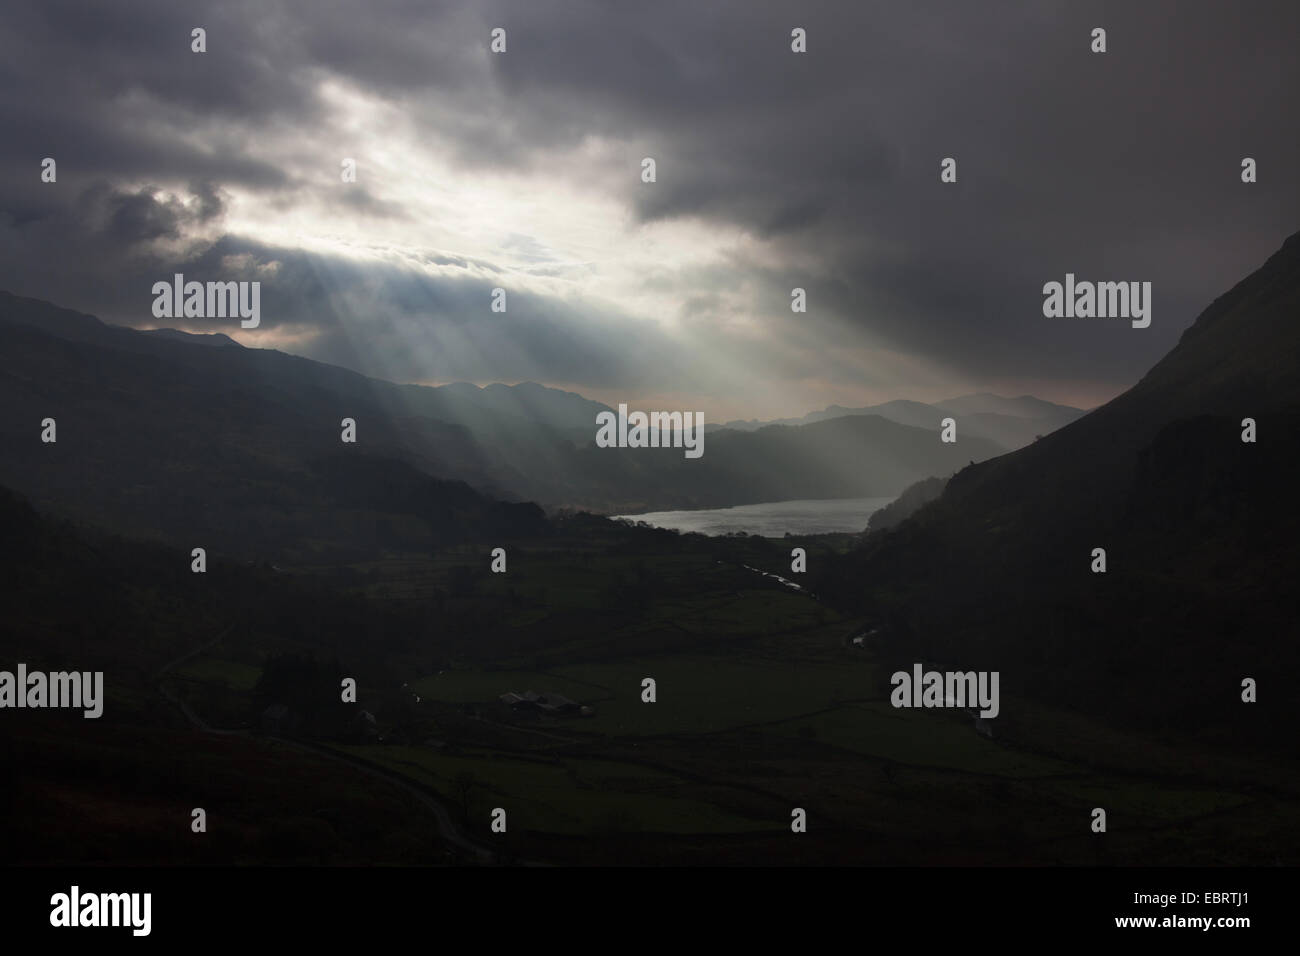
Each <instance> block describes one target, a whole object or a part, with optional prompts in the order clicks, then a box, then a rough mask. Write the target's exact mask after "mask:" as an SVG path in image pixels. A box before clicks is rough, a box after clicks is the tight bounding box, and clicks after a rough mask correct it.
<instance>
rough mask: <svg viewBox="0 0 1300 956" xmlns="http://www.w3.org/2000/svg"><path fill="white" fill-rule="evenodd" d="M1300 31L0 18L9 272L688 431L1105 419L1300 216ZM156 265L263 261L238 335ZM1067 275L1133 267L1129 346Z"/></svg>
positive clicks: (1245, 26)
mask: <svg viewBox="0 0 1300 956" xmlns="http://www.w3.org/2000/svg"><path fill="white" fill-rule="evenodd" d="M1098 26H1100V27H1104V28H1105V29H1106V30H1107V45H1108V52H1106V53H1105V54H1100V55H1099V54H1094V53H1092V52H1091V51H1090V43H1091V38H1090V32H1091V30H1092V29H1093V28H1094V27H1098ZM194 27H203V28H204V29H205V30H206V32H207V52H206V53H202V54H199V53H194V52H192V51H191V30H192V29H193V28H194ZM494 27H501V28H504V29H505V30H506V52H505V53H504V54H493V53H491V52H490V51H489V43H490V33H491V31H492V29H493V28H494ZM795 27H802V28H804V29H805V30H806V31H807V47H808V52H807V53H806V54H796V53H793V52H792V51H791V49H790V33H791V30H792V29H793V28H795ZM1298 36H1300V4H1295V3H1293V2H1290V0H1279V2H1276V3H1272V2H1263V0H1253V2H1250V3H1245V4H1239V5H1229V4H1227V3H1213V4H1211V3H1200V2H1188V0H1178V2H1177V3H1173V2H1147V3H1141V4H1132V3H1116V4H1098V3H1074V2H1070V3H1063V2H1050V0H1028V2H1024V3H1012V2H989V3H971V2H951V3H939V2H923V0H919V2H910V0H909V2H903V0H888V2H877V3H868V2H838V3H830V4H820V3H815V2H807V0H800V2H789V3H766V2H755V0H746V2H734V3H726V2H712V0H711V2H707V3H706V2H700V0H686V2H680V3H678V2H670V0H655V2H653V3H633V2H631V0H628V2H613V0H611V2H606V3H584V2H579V0H565V2H559V0H556V2H551V0H519V2H511V3H496V2H461V3H438V2H434V0H403V2H385V0H374V2H368V3H365V4H362V3H338V2H330V0H303V2H287V0H248V2H240V0H233V2H232V0H223V2H220V3H178V2H175V0H156V2H133V0H118V2H114V3H100V4H86V3H84V2H64V0H31V2H28V0H17V2H12V0H11V2H9V3H6V4H5V7H4V11H3V12H2V13H0V111H2V113H3V120H4V132H5V135H4V136H3V137H0V288H4V289H7V290H9V291H12V292H15V293H18V294H21V295H29V296H36V297H39V298H45V299H50V300H52V301H55V302H57V303H59V304H62V305H67V306H70V307H74V308H78V309H81V310H83V311H88V312H93V313H95V314H97V315H99V316H101V317H103V318H105V319H106V320H109V321H114V322H120V323H125V324H131V325H135V326H139V327H151V326H156V325H158V324H166V325H171V326H174V327H182V328H190V329H192V330H196V331H221V332H226V333H228V334H230V335H231V336H232V337H234V338H236V339H238V340H239V341H241V342H242V343H244V344H246V345H253V346H260V347H274V348H280V349H284V350H287V351H292V352H295V353H298V354H302V355H306V356H309V357H311V358H316V359H320V360H323V361H328V362H332V363H336V364H341V365H346V366H349V367H352V368H356V369H358V370H360V371H363V372H366V373H368V374H372V375H376V376H380V377H383V378H388V379H393V380H396V381H403V382H425V383H430V384H440V383H444V382H450V381H473V382H477V383H480V384H485V383H488V382H493V381H504V382H511V383H513V382H519V381H526V380H533V381H539V382H543V383H545V384H549V385H555V386H559V387H563V388H568V389H571V390H574V391H579V392H582V393H583V394H585V395H588V396H591V397H594V398H599V399H602V400H604V401H607V402H610V403H617V402H619V401H628V402H630V403H633V404H634V406H635V405H639V406H640V407H655V408H683V409H692V410H703V411H704V412H705V413H706V416H707V417H708V419H709V420H721V419H726V418H733V417H744V418H750V417H760V418H767V417H775V416H784V415H801V414H803V413H804V412H806V411H809V410H811V409H814V408H820V407H823V406H825V405H827V404H830V403H832V402H838V403H840V404H850V405H853V404H864V403H868V402H874V401H882V400H887V399H891V398H912V399H917V400H922V401H931V400H937V399H942V398H945V397H951V396H953V395H957V394H962V393H965V392H970V391H982V390H990V391H996V392H1000V393H1003V394H1015V395H1018V394H1023V393H1032V394H1036V395H1039V396H1041V397H1045V398H1049V399H1055V400H1059V401H1065V402H1070V403H1074V404H1079V405H1083V406H1091V405H1094V404H1098V403H1100V402H1103V401H1105V400H1107V399H1109V398H1110V397H1112V396H1113V395H1115V394H1116V393H1118V392H1119V391H1121V390H1123V389H1124V388H1126V387H1128V386H1129V385H1131V384H1132V383H1133V382H1135V381H1136V380H1137V379H1138V378H1140V377H1141V375H1142V374H1143V372H1145V371H1146V369H1147V368H1149V367H1150V366H1151V365H1152V364H1153V363H1154V362H1155V361H1156V360H1158V359H1159V358H1160V357H1161V356H1162V355H1163V354H1164V353H1165V352H1167V351H1168V350H1169V349H1170V348H1172V347H1173V345H1174V344H1175V343H1176V342H1177V340H1178V336H1179V335H1180V334H1181V332H1182V331H1183V330H1184V329H1185V328H1186V327H1187V326H1188V325H1189V324H1190V322H1191V321H1192V320H1193V319H1194V318H1195V316H1196V314H1197V313H1199V311H1200V310H1201V309H1202V308H1204V307H1205V306H1206V305H1208V304H1209V302H1210V301H1211V300H1212V299H1213V298H1214V297H1215V296H1217V295H1218V294H1220V293H1222V292H1224V291H1226V290H1227V289H1228V288H1229V287H1230V286H1231V285H1232V284H1233V283H1235V282H1236V281H1237V280H1239V279H1240V278H1242V277H1244V276H1245V275H1246V274H1247V273H1248V272H1250V271H1251V270H1253V269H1254V268H1256V267H1257V266H1258V265H1259V264H1261V263H1262V262H1263V260H1264V259H1265V258H1267V256H1268V255H1269V254H1270V253H1272V252H1273V251H1274V250H1275V249H1276V248H1277V247H1278V246H1279V245H1280V244H1281V242H1282V241H1283V239H1284V238H1285V237H1286V236H1288V235H1290V234H1291V233H1292V232H1295V231H1296V230H1297V229H1300V189H1298V187H1297V181H1296V172H1297V170H1300V133H1298V130H1300V124H1297V122H1296V116H1297V115H1298V113H1300V110H1297V105H1298V104H1297V95H1296V91H1297V90H1298V89H1300V76H1298V75H1297V74H1300V58H1297V57H1296V55H1295V48H1296V38H1297V37H1298ZM1246 156H1250V157H1253V158H1255V159H1256V160H1257V162H1258V170H1259V173H1258V175H1259V182H1258V183H1255V184H1253V185H1245V184H1243V183H1242V182H1241V179H1240V164H1241V160H1242V158H1243V157H1246ZM45 157H53V158H54V159H55V160H56V161H57V173H58V178H57V182H55V183H42V182H41V179H40V171H41V161H42V159H43V158H45ZM644 157H653V158H654V159H655V161H656V164H657V182H655V183H653V184H647V183H643V182H642V181H641V161H642V159H643V158H644ZM944 157H953V158H955V159H956V160H957V176H958V181H957V182H956V183H955V184H944V183H941V182H940V176H939V172H940V161H941V160H942V159H943V158H944ZM344 158H353V159H355V160H356V163H357V182H355V183H344V182H342V177H341V176H340V164H341V162H342V160H343V159H344ZM176 272H181V273H184V275H185V276H186V278H187V279H197V280H199V281H205V280H213V279H221V280H230V279H236V280H259V281H261V282H262V322H261V326H260V328H258V329H256V330H241V329H240V328H239V326H238V322H237V321H235V320H230V319H208V320H190V321H189V322H188V323H187V322H186V321H185V320H174V321H168V322H165V323H159V322H158V321H157V320H155V319H154V318H153V317H152V314H151V311H150V309H151V305H152V301H153V296H152V293H151V287H152V285H153V283H154V282H156V281H159V280H164V279H169V278H170V277H171V276H172V275H173V274H174V273H176ZM1067 272H1073V273H1075V274H1076V275H1077V276H1078V277H1079V278H1080V279H1093V280H1130V281H1132V280H1136V281H1150V282H1152V284H1153V312H1152V316H1153V319H1152V323H1151V326H1150V328H1147V329H1141V330H1140V329H1133V328H1131V327H1130V325H1129V323H1128V322H1126V321H1123V320H1102V319H1091V320H1089V319H1048V318H1045V317H1044V316H1043V314H1042V301H1043V296H1042V286H1043V283H1045V282H1047V281H1051V280H1054V279H1055V280H1061V279H1063V278H1064V276H1065V273H1067ZM494 287H501V288H504V289H505V290H506V292H507V296H508V299H507V301H508V311H507V312H506V313H505V314H501V313H493V312H492V311H490V302H491V290H492V289H493V288H494ZM794 287H802V288H804V289H806V290H807V299H808V311H807V313H806V314H795V313H792V312H791V309H790V290H791V289H792V288H794Z"/></svg>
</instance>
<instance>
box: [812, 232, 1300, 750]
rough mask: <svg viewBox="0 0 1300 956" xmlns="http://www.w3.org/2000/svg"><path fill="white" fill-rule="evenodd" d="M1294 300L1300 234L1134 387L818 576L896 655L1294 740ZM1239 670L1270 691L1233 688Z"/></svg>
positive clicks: (951, 487)
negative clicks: (1247, 425) (1249, 696)
mask: <svg viewBox="0 0 1300 956" xmlns="http://www.w3.org/2000/svg"><path fill="white" fill-rule="evenodd" d="M1298 314H1300V234H1297V235H1295V236H1292V237H1291V238H1289V239H1288V240H1287V241H1286V243H1285V244H1284V245H1283V246H1282V248H1281V249H1280V250H1279V251H1278V252H1277V253H1276V254H1274V255H1273V256H1272V257H1271V258H1270V259H1269V260H1268V261H1267V262H1266V263H1265V264H1264V265H1263V266H1262V267H1261V268H1260V269H1259V270H1258V271H1257V272H1255V273H1253V274H1252V275H1250V276H1249V277H1247V278H1246V279H1244V280H1243V281H1241V282H1240V283H1238V284H1237V285H1236V286H1234V287H1233V288H1232V289H1231V290H1230V291H1229V292H1227V293H1226V294H1224V295H1223V296H1220V297H1219V298H1218V299H1217V300H1215V301H1214V303H1212V304H1211V305H1210V306H1209V308H1207V309H1206V310H1205V311H1204V312H1203V313H1202V314H1201V315H1200V317H1199V318H1197V320H1196V321H1195V323H1194V324H1193V325H1192V326H1191V327H1190V328H1189V329H1188V330H1187V331H1186V332H1185V333H1184V334H1183V336H1182V338H1181V340H1180V342H1179V344H1178V346H1177V347H1176V348H1175V349H1174V350H1173V351H1171V352H1170V353H1169V354H1168V355H1167V356H1166V357H1165V358H1164V359H1162V360H1161V361H1160V362H1159V363H1158V364H1157V365H1156V366H1155V367H1154V368H1152V369H1151V371H1150V372H1148V373H1147V375H1146V376H1145V377H1144V378H1143V379H1142V380H1141V381H1140V382H1139V383H1138V384H1137V385H1135V386H1134V387H1133V388H1131V389H1130V390H1129V391H1127V392H1125V393H1124V394H1122V395H1120V396H1119V397H1118V398H1116V399H1114V400H1113V401H1111V402H1109V403H1107V404H1106V405H1104V406H1102V407H1101V408H1098V409H1096V410H1094V411H1093V412H1091V413H1089V414H1087V415H1085V416H1084V417H1082V418H1080V419H1079V420H1078V421H1075V422H1074V423H1072V424H1070V425H1067V426H1065V427H1064V428H1061V429H1060V430H1059V431H1056V432H1053V433H1052V434H1050V435H1047V436H1045V437H1043V438H1042V439H1041V440H1039V441H1037V442H1034V443H1032V444H1030V445H1029V446H1027V447H1025V448H1022V449H1021V450H1019V451H1017V452H1014V453H1012V454H1009V455H1004V456H1002V457H1000V458H996V459H993V460H991V461H986V462H982V463H979V464H976V465H973V466H970V467H967V468H965V469H962V470H961V471H960V472H958V473H957V475H956V476H954V477H953V478H952V479H951V480H950V481H949V482H948V485H947V488H946V489H945V491H944V493H943V495H942V496H941V497H940V498H939V499H938V500H937V501H935V502H933V503H931V504H929V505H927V506H925V507H923V508H922V509H920V511H918V512H917V513H916V514H915V515H914V516H913V517H912V518H911V519H909V520H907V521H904V522H903V523H902V524H901V525H900V526H899V527H897V528H896V529H895V530H893V531H889V532H885V533H883V534H872V535H869V536H868V537H867V538H866V539H865V540H864V542H863V544H862V546H861V547H860V548H859V549H858V550H857V551H855V552H853V553H852V554H850V555H849V556H847V557H846V558H844V559H843V561H842V562H840V563H839V564H837V565H836V566H835V567H834V568H833V569H830V570H828V572H827V576H826V579H825V580H823V581H820V582H816V586H817V587H818V588H819V590H820V591H821V592H824V593H833V594H834V595H835V596H836V599H837V600H839V601H842V602H843V603H844V604H845V605H847V606H852V607H855V608H857V609H859V610H863V611H868V612H870V613H873V614H878V615H880V616H882V617H884V618H887V619H889V620H890V621H891V623H892V626H891V627H890V628H889V632H890V634H891V635H892V636H891V638H890V639H889V642H888V643H889V653H891V654H892V655H895V656H896V658H897V659H898V660H904V659H906V660H909V661H910V660H922V659H925V660H938V661H943V662H945V663H951V664H952V665H953V666H957V665H960V666H972V667H977V668H981V669H983V668H990V669H999V668H1000V669H1001V672H1002V687H1003V688H1004V693H1007V694H1023V695H1025V696H1027V697H1037V698H1041V699H1051V700H1054V701H1058V702H1068V703H1069V704H1071V705H1073V706H1075V707H1077V708H1080V709H1083V710H1088V711H1095V712H1102V711H1107V710H1108V711H1109V712H1111V713H1115V714H1118V715H1121V717H1122V719H1124V720H1127V721H1129V722H1132V723H1141V724H1144V725H1146V726H1149V727H1155V728H1157V729H1159V730H1160V731H1162V732H1164V733H1166V734H1169V735H1171V736H1177V737H1179V738H1180V739H1192V738H1212V739H1213V740H1215V741H1217V742H1218V743H1225V742H1228V743H1231V744H1232V745H1233V746H1240V747H1243V748H1253V747H1258V746H1264V745H1265V743H1271V745H1273V746H1282V745H1283V744H1284V741H1291V742H1293V735H1294V727H1295V726H1296V725H1297V724H1296V723H1295V721H1296V719H1297V718H1300V708H1298V707H1297V701H1298V700H1300V698H1297V697H1296V695H1294V694H1291V693H1290V692H1289V689H1285V688H1282V687H1278V686H1277V679H1278V676H1279V675H1282V674H1292V673H1296V669H1297V666H1298V665H1300V657H1298V655H1297V650H1296V644H1295V642H1294V641H1293V640H1291V636H1290V632H1291V630H1292V629H1293V627H1294V623H1295V620H1296V617H1297V611H1298V610H1300V601H1297V598H1296V591H1295V587H1294V581H1295V578H1296V575H1297V572H1300V549H1297V548H1296V544H1295V542H1296V540H1297V535H1300V521H1298V520H1297V509H1296V507H1295V488H1296V487H1297V486H1300V456H1298V455H1297V454H1296V452H1297V449H1298V448H1300V324H1297V317H1298ZM1247 418H1250V419H1254V421H1255V422H1256V425H1257V428H1258V440H1257V441H1256V442H1254V443H1248V442H1244V441H1243V440H1242V434H1243V420H1244V419H1247ZM1095 548H1104V549H1105V556H1106V562H1107V567H1106V571H1105V573H1093V571H1092V570H1091V568H1092V565H1093V562H1094V557H1093V549H1095ZM1247 677H1252V678H1255V679H1256V680H1259V681H1260V686H1261V687H1263V686H1265V684H1266V683H1271V685H1272V686H1273V688H1274V690H1273V692H1272V693H1271V694H1270V702H1269V704H1268V706H1264V705H1263V704H1261V705H1259V706H1254V707H1253V706H1251V705H1247V704H1244V703H1242V701H1241V699H1240V694H1241V681H1242V680H1243V679H1244V678H1247ZM1270 677H1272V681H1271V682H1270V681H1269V678H1270ZM1262 699H1263V698H1262V697H1261V700H1262ZM1015 719H1016V718H1015V717H1014V710H1013V711H1012V716H1010V717H1008V720H1010V721H1012V722H1014V720H1015ZM1288 721H1290V723H1288ZM1287 728H1289V729H1287ZM1286 745H1287V746H1290V745H1291V743H1286Z"/></svg>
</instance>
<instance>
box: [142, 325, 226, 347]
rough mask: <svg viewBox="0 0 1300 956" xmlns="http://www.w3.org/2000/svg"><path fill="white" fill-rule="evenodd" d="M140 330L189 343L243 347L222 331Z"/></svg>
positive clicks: (159, 336)
mask: <svg viewBox="0 0 1300 956" xmlns="http://www.w3.org/2000/svg"><path fill="white" fill-rule="evenodd" d="M142 331H143V332H144V334H145V335H153V336H156V337H158V338H164V339H172V340H173V341H177V342H188V343H189V344H191V345H215V346H218V347H222V348H224V347H226V346H234V347H235V348H243V346H242V345H240V344H239V343H238V342H236V341H235V340H234V339H232V338H231V337H230V336H229V335H226V334H225V333H223V332H212V333H209V334H200V333H196V332H182V331H181V330H180V329H144V330H142Z"/></svg>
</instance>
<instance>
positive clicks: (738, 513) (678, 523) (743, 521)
mask: <svg viewBox="0 0 1300 956" xmlns="http://www.w3.org/2000/svg"><path fill="white" fill-rule="evenodd" d="M893 500H894V499H893V498H892V497H890V498H826V499H815V500H807V501H765V502H763V503H761V504H756V505H737V506H735V507H734V508H707V509H701V510H699V511H651V512H647V513H646V514H639V515H615V517H618V518H626V519H628V520H630V521H644V522H646V523H647V524H651V525H654V526H655V527H656V528H672V529H675V530H677V531H683V532H687V531H697V532H699V533H700V534H731V533H733V532H736V531H744V532H745V533H746V534H756V535H761V536H763V537H765V538H780V537H783V536H784V535H785V534H786V532H789V533H790V534H794V535H799V534H829V533H831V532H836V531H841V532H851V533H856V532H859V531H861V530H863V529H864V528H865V527H866V526H867V519H868V518H870V517H871V514H872V512H875V511H879V510H880V509H881V508H883V507H885V505H887V504H889V503H890V502H891V501H893Z"/></svg>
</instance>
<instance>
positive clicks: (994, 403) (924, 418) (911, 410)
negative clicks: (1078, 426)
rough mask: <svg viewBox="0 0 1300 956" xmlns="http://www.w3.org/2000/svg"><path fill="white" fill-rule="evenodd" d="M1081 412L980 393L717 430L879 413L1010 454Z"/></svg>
mask: <svg viewBox="0 0 1300 956" xmlns="http://www.w3.org/2000/svg"><path fill="white" fill-rule="evenodd" d="M1082 414H1083V411H1082V410H1081V409H1078V408H1072V407H1071V406H1069V405H1057V404H1055V403H1053V402H1046V401H1043V400H1042V399H1039V398H1034V397H1033V396H1030V395H1022V396H1021V397H1019V398H1002V397H1001V396H998V395H990V394H987V393H984V394H980V395H965V396H961V397H959V398H954V399H949V400H948V401H945V402H940V403H938V404H934V405H930V404H926V403H925V402H913V401H908V400H906V399H896V400H894V401H891V402H883V403H882V404H879V405H867V406H864V407H862V408H846V407H845V406H843V405H829V406H827V407H826V408H824V409H822V410H821V411H819V412H809V413H808V414H807V415H805V416H803V418H785V419H778V420H777V421H775V422H760V421H758V420H756V419H751V420H749V421H733V422H728V423H727V424H726V425H725V426H723V427H725V428H730V429H734V430H737V431H756V430H757V429H759V428H763V427H764V426H766V425H770V424H780V425H806V424H810V423H812V422H822V421H827V420H829V419H833V418H845V417H847V416H850V415H879V416H881V417H882V418H888V419H889V420H890V421H893V422H898V423H899V424H900V425H910V426H912V427H914V428H925V429H932V430H938V428H939V427H940V423H941V422H942V421H943V419H945V418H952V419H954V420H955V421H956V422H957V433H958V434H959V435H969V436H971V437H972V438H983V439H987V440H988V441H991V442H993V443H995V444H996V445H998V446H999V447H1000V448H1002V449H1004V450H1006V451H1013V450H1015V449H1017V448H1022V447H1024V446H1025V445H1028V444H1029V443H1030V442H1032V441H1034V440H1036V439H1038V438H1040V437H1042V436H1043V435H1046V434H1048V433H1050V432H1054V431H1056V430H1057V429H1058V428H1062V427H1064V426H1066V425H1068V424H1070V422H1072V421H1075V420H1076V419H1077V418H1079V416H1080V415H1082Z"/></svg>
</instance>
